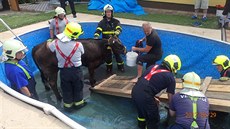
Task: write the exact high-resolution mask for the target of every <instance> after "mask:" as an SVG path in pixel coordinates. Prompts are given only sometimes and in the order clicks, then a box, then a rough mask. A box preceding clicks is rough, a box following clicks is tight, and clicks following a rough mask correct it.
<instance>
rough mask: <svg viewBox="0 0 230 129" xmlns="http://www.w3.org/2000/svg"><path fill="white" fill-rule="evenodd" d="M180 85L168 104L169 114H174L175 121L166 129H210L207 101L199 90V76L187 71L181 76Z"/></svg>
mask: <svg viewBox="0 0 230 129" xmlns="http://www.w3.org/2000/svg"><path fill="white" fill-rule="evenodd" d="M182 86H183V89H182V90H181V91H180V92H178V93H176V94H175V95H173V97H172V101H171V103H170V105H169V113H170V116H176V121H175V124H173V125H171V126H170V127H169V128H168V129H184V128H185V129H210V125H209V120H208V118H209V102H208V99H207V97H206V96H205V95H204V94H203V93H202V92H201V91H200V87H201V79H200V77H199V76H198V75H197V74H196V73H195V72H188V73H186V74H185V75H184V76H183V78H182Z"/></svg>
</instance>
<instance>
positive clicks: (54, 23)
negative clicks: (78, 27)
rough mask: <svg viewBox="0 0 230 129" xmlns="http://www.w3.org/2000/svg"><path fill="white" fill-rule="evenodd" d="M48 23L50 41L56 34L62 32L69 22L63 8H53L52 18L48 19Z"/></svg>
mask: <svg viewBox="0 0 230 129" xmlns="http://www.w3.org/2000/svg"><path fill="white" fill-rule="evenodd" d="M49 23H50V27H49V29H50V39H49V40H48V41H49V42H52V41H53V39H56V38H57V37H56V35H58V34H60V33H62V32H63V31H64V29H65V27H66V25H67V24H68V23H69V20H68V19H67V18H66V13H65V10H64V9H63V8H61V7H57V8H56V9H55V16H54V17H53V19H52V20H50V21H49Z"/></svg>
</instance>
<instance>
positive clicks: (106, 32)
mask: <svg viewBox="0 0 230 129" xmlns="http://www.w3.org/2000/svg"><path fill="white" fill-rule="evenodd" d="M102 34H108V35H109V34H114V31H103V32H102Z"/></svg>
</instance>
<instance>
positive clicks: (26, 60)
mask: <svg viewBox="0 0 230 129" xmlns="http://www.w3.org/2000/svg"><path fill="white" fill-rule="evenodd" d="M0 21H1V22H2V24H3V25H4V26H5V27H6V28H7V29H8V30H9V31H10V32H11V33H12V34H13V35H14V36H15V37H16V38H17V39H18V40H19V41H21V42H22V43H23V41H22V39H21V38H19V37H18V36H17V35H16V34H15V33H14V32H13V31H12V29H11V28H10V27H9V26H8V25H7V24H6V22H5V21H3V20H2V19H1V18H0ZM0 42H1V43H0V47H1V46H2V44H3V42H2V41H0ZM25 62H26V64H27V65H29V64H28V59H27V57H26V56H25Z"/></svg>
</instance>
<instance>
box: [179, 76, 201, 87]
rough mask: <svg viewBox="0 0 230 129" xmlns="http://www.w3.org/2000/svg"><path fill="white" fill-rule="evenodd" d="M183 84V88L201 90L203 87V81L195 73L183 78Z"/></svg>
mask: <svg viewBox="0 0 230 129" xmlns="http://www.w3.org/2000/svg"><path fill="white" fill-rule="evenodd" d="M182 84H183V88H190V89H195V90H199V89H200V86H201V79H200V77H199V75H197V74H196V73H195V72H189V73H186V74H185V75H184V76H183V78H182Z"/></svg>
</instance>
